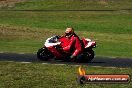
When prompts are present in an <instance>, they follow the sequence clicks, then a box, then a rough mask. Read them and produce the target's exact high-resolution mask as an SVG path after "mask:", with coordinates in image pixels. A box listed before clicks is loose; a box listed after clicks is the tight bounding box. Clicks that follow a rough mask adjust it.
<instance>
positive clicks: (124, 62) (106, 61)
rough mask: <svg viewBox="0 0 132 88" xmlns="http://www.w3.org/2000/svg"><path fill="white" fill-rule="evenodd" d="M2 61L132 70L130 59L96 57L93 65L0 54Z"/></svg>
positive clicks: (34, 56)
mask: <svg viewBox="0 0 132 88" xmlns="http://www.w3.org/2000/svg"><path fill="white" fill-rule="evenodd" d="M0 61H13V62H25V63H28V62H29V63H43V64H60V65H61V64H69V65H89V66H102V67H121V68H131V67H132V59H130V58H108V57H95V58H94V60H93V62H91V63H75V62H74V63H73V62H62V61H56V60H50V61H39V60H38V59H37V57H36V55H35V54H16V53H0Z"/></svg>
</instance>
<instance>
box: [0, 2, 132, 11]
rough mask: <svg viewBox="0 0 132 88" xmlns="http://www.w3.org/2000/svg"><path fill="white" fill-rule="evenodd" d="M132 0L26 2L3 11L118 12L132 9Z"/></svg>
mask: <svg viewBox="0 0 132 88" xmlns="http://www.w3.org/2000/svg"><path fill="white" fill-rule="evenodd" d="M131 8H132V3H131V0H116V1H115V0H26V1H25V2H22V3H17V4H16V5H15V7H11V8H9V7H4V8H2V9H15V10H104V9H105V10H110V9H114V10H118V9H131Z"/></svg>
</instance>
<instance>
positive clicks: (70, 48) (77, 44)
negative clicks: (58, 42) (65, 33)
mask: <svg viewBox="0 0 132 88" xmlns="http://www.w3.org/2000/svg"><path fill="white" fill-rule="evenodd" d="M62 47H63V50H64V51H65V52H71V53H73V54H72V55H73V56H75V57H76V56H77V55H78V54H79V53H80V52H81V51H82V46H81V41H80V39H79V37H78V36H77V35H76V34H74V35H72V36H71V37H70V38H66V37H65V39H63V44H62Z"/></svg>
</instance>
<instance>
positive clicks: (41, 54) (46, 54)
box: [37, 47, 52, 61]
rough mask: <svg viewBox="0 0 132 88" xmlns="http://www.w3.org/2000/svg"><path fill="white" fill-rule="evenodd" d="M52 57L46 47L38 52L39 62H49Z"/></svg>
mask: <svg viewBox="0 0 132 88" xmlns="http://www.w3.org/2000/svg"><path fill="white" fill-rule="evenodd" d="M51 57H52V55H51V53H50V52H49V50H48V49H47V48H46V47H44V48H41V49H39V50H38V52H37V58H38V59H39V60H42V61H47V60H49V59H50V58H51Z"/></svg>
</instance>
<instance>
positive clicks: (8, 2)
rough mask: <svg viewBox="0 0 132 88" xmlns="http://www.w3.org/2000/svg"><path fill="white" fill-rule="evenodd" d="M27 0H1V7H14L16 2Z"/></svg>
mask: <svg viewBox="0 0 132 88" xmlns="http://www.w3.org/2000/svg"><path fill="white" fill-rule="evenodd" d="M24 1H25V0H0V8H2V7H14V6H15V4H16V3H20V2H24Z"/></svg>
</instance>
